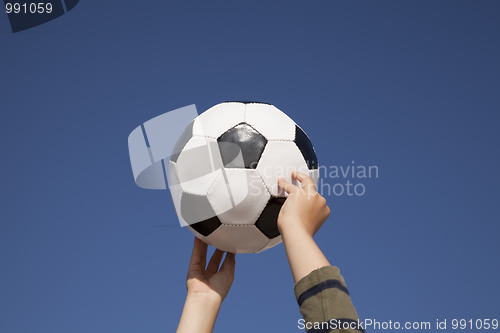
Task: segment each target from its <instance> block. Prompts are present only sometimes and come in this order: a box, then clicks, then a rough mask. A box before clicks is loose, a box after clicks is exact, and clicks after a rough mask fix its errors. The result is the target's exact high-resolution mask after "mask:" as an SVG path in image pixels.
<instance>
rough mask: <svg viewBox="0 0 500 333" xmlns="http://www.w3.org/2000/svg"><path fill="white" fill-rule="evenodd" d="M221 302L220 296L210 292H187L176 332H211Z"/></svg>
mask: <svg viewBox="0 0 500 333" xmlns="http://www.w3.org/2000/svg"><path fill="white" fill-rule="evenodd" d="M221 303H222V300H221V299H220V298H217V297H214V296H213V295H210V294H205V293H193V294H188V295H187V297H186V303H185V304H184V309H183V310H182V316H181V320H180V322H179V327H178V328H177V333H192V332H197V333H198V332H199V333H210V332H212V331H213V329H214V325H215V320H216V319H217V314H218V313H219V309H220V306H221Z"/></svg>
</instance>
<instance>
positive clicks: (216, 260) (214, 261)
mask: <svg viewBox="0 0 500 333" xmlns="http://www.w3.org/2000/svg"><path fill="white" fill-rule="evenodd" d="M223 256H224V252H223V251H221V250H219V249H216V250H215V252H214V254H212V258H210V262H209V263H208V266H207V273H209V274H211V275H214V274H215V273H217V271H218V270H219V265H220V262H221V260H222V257H223Z"/></svg>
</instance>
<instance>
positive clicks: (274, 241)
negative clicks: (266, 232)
mask: <svg viewBox="0 0 500 333" xmlns="http://www.w3.org/2000/svg"><path fill="white" fill-rule="evenodd" d="M282 241H283V240H282V239H281V235H279V236H278V237H274V238H273V239H271V240H270V241H269V242H268V243H267V245H266V246H265V247H264V248H263V249H262V250H260V251H259V252H257V253H261V252H263V251H265V250H268V249H270V248H272V247H275V246H276V245H278V244H280V243H281V242H282Z"/></svg>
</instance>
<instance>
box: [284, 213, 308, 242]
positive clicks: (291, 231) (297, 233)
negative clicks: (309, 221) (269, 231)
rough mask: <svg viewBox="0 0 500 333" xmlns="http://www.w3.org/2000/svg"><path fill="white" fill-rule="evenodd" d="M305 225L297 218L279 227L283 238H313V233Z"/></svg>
mask: <svg viewBox="0 0 500 333" xmlns="http://www.w3.org/2000/svg"><path fill="white" fill-rule="evenodd" d="M304 225H305V223H304V222H303V221H302V220H301V219H300V218H299V217H295V218H293V219H289V220H288V221H287V222H286V223H282V224H280V225H278V230H279V232H280V233H281V235H282V237H288V236H294V237H301V238H302V237H307V238H312V235H311V233H310V232H309V231H308V230H307V229H306V227H305V226H304Z"/></svg>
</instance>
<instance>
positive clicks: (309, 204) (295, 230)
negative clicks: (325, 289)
mask: <svg viewBox="0 0 500 333" xmlns="http://www.w3.org/2000/svg"><path fill="white" fill-rule="evenodd" d="M292 177H293V178H294V179H297V180H298V181H300V182H301V183H302V188H299V187H298V186H295V185H292V184H289V183H287V182H286V181H285V180H284V179H283V178H280V179H279V180H278V184H279V185H280V186H281V187H282V188H283V189H284V190H285V191H286V192H287V193H288V194H289V195H288V198H287V199H286V200H285V203H284V204H283V206H282V207H281V210H280V213H279V215H278V229H279V231H280V233H281V236H282V238H283V244H284V245H285V251H286V255H287V257H288V263H289V264H290V269H291V271H292V276H293V280H294V281H295V283H297V282H298V281H300V279H302V278H303V277H305V276H306V275H308V274H309V273H311V272H312V271H313V270H315V269H318V268H320V267H324V266H329V265H330V263H329V262H328V260H327V259H326V257H325V255H324V254H323V252H321V250H320V248H319V247H318V245H317V244H316V242H315V241H314V239H313V236H314V234H316V232H317V231H318V230H319V228H321V226H322V225H323V223H324V222H325V221H326V219H327V218H328V216H329V215H330V208H328V206H327V205H326V200H325V198H323V197H322V196H321V195H320V194H319V193H318V192H317V191H316V188H315V187H314V182H313V180H312V179H311V178H310V177H308V176H306V175H304V174H302V173H300V172H297V171H294V172H292Z"/></svg>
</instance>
